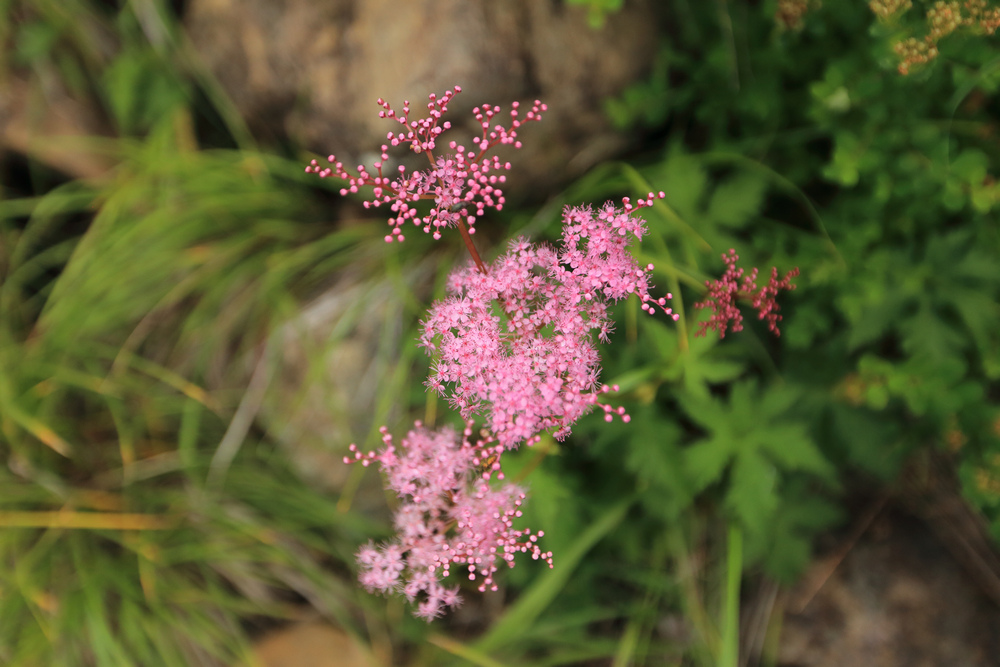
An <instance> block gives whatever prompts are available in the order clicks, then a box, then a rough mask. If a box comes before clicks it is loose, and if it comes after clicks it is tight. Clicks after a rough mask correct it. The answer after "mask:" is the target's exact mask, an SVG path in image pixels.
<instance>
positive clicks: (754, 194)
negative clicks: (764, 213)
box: [708, 171, 767, 227]
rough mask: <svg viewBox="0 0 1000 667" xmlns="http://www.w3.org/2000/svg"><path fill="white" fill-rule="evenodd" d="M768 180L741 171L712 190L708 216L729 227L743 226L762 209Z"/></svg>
mask: <svg viewBox="0 0 1000 667" xmlns="http://www.w3.org/2000/svg"><path fill="white" fill-rule="evenodd" d="M766 191H767V181H766V180H765V179H764V178H763V177H762V176H760V175H759V174H756V173H751V172H746V171H741V172H737V173H736V174H735V175H734V176H732V177H730V178H728V179H727V180H725V181H723V182H722V183H721V184H719V186H718V187H716V188H715V190H714V191H713V192H712V197H711V200H710V201H709V205H708V216H709V217H710V218H711V219H712V220H714V221H715V222H717V223H719V224H721V225H725V226H727V227H742V226H744V225H745V224H746V223H747V222H749V221H750V220H751V219H753V217H754V216H756V215H757V213H758V212H759V211H760V207H761V204H762V203H763V201H764V194H765V192H766Z"/></svg>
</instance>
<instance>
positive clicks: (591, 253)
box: [420, 193, 677, 448]
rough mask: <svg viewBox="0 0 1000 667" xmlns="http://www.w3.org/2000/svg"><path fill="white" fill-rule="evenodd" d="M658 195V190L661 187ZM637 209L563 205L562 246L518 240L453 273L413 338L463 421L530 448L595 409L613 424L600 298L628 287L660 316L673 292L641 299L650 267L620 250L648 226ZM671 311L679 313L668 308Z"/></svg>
mask: <svg viewBox="0 0 1000 667" xmlns="http://www.w3.org/2000/svg"><path fill="white" fill-rule="evenodd" d="M659 196H660V197H662V196H663V195H662V193H661V194H660V195H659ZM653 199H654V195H653V194H652V193H650V194H649V196H648V197H647V199H645V200H640V201H639V202H637V204H636V205H635V206H633V205H632V204H631V202H630V201H629V200H628V199H625V200H624V208H623V209H618V208H616V207H614V206H613V205H612V204H610V203H609V204H606V205H605V206H604V207H603V208H602V209H600V210H599V211H596V212H595V211H593V210H591V209H590V208H585V207H580V208H567V209H566V211H565V213H564V215H563V235H562V243H561V246H560V248H559V249H558V250H557V249H554V248H551V247H548V246H545V245H534V244H531V243H528V242H527V241H525V240H523V239H519V240H515V241H514V242H513V243H511V245H510V249H509V251H508V252H507V254H505V255H503V256H502V257H500V258H499V259H497V260H496V261H495V262H493V264H492V265H490V266H489V268H488V270H487V272H486V273H483V272H482V271H479V270H477V269H476V268H475V267H473V266H467V267H466V268H463V269H460V270H456V271H454V272H452V274H451V275H450V276H449V280H448V290H449V292H450V296H448V297H447V298H445V299H444V300H442V301H439V302H437V303H435V304H434V306H433V307H432V308H431V311H430V315H429V317H428V318H427V320H426V321H425V322H424V323H423V334H422V335H421V338H420V345H422V346H423V347H425V348H427V349H428V351H430V352H436V353H437V357H438V358H437V363H436V364H435V366H434V368H433V370H432V372H431V376H430V378H429V379H428V385H429V386H430V387H431V388H433V389H435V390H436V391H438V392H440V393H442V394H447V393H448V391H449V389H450V390H451V395H450V400H451V403H452V405H453V406H454V407H455V408H456V409H458V410H460V411H461V413H462V415H463V417H464V418H466V419H469V418H471V416H472V415H474V414H485V416H486V426H487V428H488V429H489V430H490V431H491V432H492V433H493V434H494V435H495V436H496V439H497V442H498V443H499V444H500V445H501V446H503V447H505V448H512V447H516V446H517V445H518V444H520V443H522V442H527V443H528V444H532V443H533V442H534V441H535V440H536V439H537V437H538V434H539V433H541V432H542V431H545V430H548V429H555V436H556V437H557V438H563V437H565V436H566V435H567V434H568V433H569V431H570V426H571V425H572V424H573V423H574V422H575V421H576V420H577V419H579V418H580V416H582V415H583V414H584V413H586V412H588V411H589V410H590V409H592V408H593V406H595V405H597V406H599V407H601V408H602V409H603V410H604V411H605V418H606V419H608V420H610V419H611V418H612V415H613V414H619V415H621V416H622V417H623V418H624V419H626V420H627V419H628V416H627V415H625V411H624V409H623V408H617V409H615V408H612V407H611V406H609V405H606V404H603V403H601V402H600V396H601V394H603V393H606V392H608V391H609V390H610V389H611V388H609V387H607V386H606V385H605V386H601V385H599V384H598V375H599V362H600V359H599V357H598V354H597V350H596V348H595V347H594V342H593V339H592V332H595V331H596V332H597V333H598V336H599V338H600V339H601V340H602V341H606V340H607V339H608V334H609V333H610V332H611V330H612V322H611V319H610V318H609V316H608V304H609V303H611V302H614V301H617V300H619V299H622V298H624V297H627V296H629V295H630V294H635V295H637V296H638V297H639V299H640V300H641V302H642V308H643V310H646V311H648V312H653V310H654V307H659V308H661V309H662V310H664V311H665V312H666V313H668V314H672V311H671V310H670V309H669V308H667V307H666V300H667V299H668V298H670V295H669V294H668V295H667V297H666V298H660V299H653V297H651V296H650V295H649V274H650V272H651V271H652V269H653V266H652V265H648V266H646V267H639V266H638V264H637V263H636V261H635V258H634V257H633V256H632V255H631V254H630V253H629V251H628V246H629V245H630V244H631V243H632V242H633V241H637V240H639V239H641V238H642V235H643V233H644V232H645V228H644V223H643V220H642V219H641V218H637V217H633V215H632V213H634V212H635V211H637V210H638V209H640V208H643V207H645V206H650V205H652V203H653ZM673 317H674V319H677V316H676V315H673Z"/></svg>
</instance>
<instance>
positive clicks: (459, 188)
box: [306, 86, 547, 242]
mask: <svg viewBox="0 0 1000 667" xmlns="http://www.w3.org/2000/svg"><path fill="white" fill-rule="evenodd" d="M461 91H462V89H461V87H459V86H455V87H454V89H453V90H449V91H447V92H445V93H444V94H443V95H442V96H441V97H440V98H438V97H437V95H435V94H431V95H429V96H428V99H429V101H428V103H427V110H428V117H427V118H422V119H419V120H410V103H409V102H408V101H406V102H403V113H402V115H399V114H397V113H396V112H395V111H394V110H393V109H392V107H390V106H389V104H388V103H387V102H385V101H384V100H381V99H379V100H378V103H379V105H380V106H381V107H382V111H380V112H379V117H380V118H390V119H393V120H395V121H396V122H398V123H399V124H400V125H402V126H403V128H404V131H401V132H398V133H393V132H389V133H388V134H387V135H386V138H387V139H388V141H389V144H383V145H382V151H381V160H380V161H378V162H376V163H375V164H374V165H373V168H374V169H375V172H374V173H372V172H370V171H368V169H367V168H366V167H365V166H364V165H358V167H357V173H356V174H352V173H351V172H350V171H348V170H347V169H346V168H345V167H344V165H343V163H342V162H339V161H338V160H337V158H336V156H335V155H331V156H329V157H328V158H327V161H328V162H329V163H330V165H331V166H326V167H324V166H320V164H319V163H318V162H317V161H316V160H312V161H311V163H310V164H309V165H308V166H307V167H306V172H307V173H315V174H318V175H319V176H320V177H321V178H326V177H329V176H333V177H336V178H339V179H342V180H344V181H346V182H347V185H346V187H344V188H341V190H340V193H341V194H342V195H346V194H348V193H357V192H358V190H359V189H360V188H362V187H365V186H372V187H373V188H374V191H373V197H372V199H371V200H369V201H366V202H365V203H364V205H365V207H369V206H375V207H378V206H382V205H385V206H388V207H389V208H390V210H391V211H392V213H393V215H392V217H390V218H389V225H390V226H391V227H392V230H391V232H390V233H389V234H388V235H386V237H385V240H386V241H387V242H391V241H393V240H397V241H402V240H403V239H404V235H403V231H402V228H403V226H404V225H405V224H406V222H407V221H410V222H412V223H413V224H414V225H416V226H417V227H422V228H423V231H424V232H426V233H431V232H432V230H433V235H434V238H435V239H439V238H441V229H442V228H445V227H449V226H450V227H454V226H457V225H458V223H459V222H460V221H463V222H466V223H467V224H468V226H469V229H468V231H469V233H470V234H474V233H475V231H476V230H475V222H476V218H478V217H480V216H482V215H483V213H484V212H485V210H486V209H487V208H493V209H496V210H498V211H499V210H500V209H502V208H503V204H504V196H503V190H502V189H501V188H500V187H499V186H501V185H502V184H503V183H504V181H505V180H506V176H505V175H504V174H503V173H502V172H503V171H507V170H509V169H510V163H509V162H504V163H501V162H500V159H499V158H498V157H496V156H495V155H494V156H487V153H488V152H489V151H490V149H492V148H494V147H495V146H497V145H500V144H507V145H512V146H513V147H514V148H520V147H521V142H520V141H519V140H518V139H517V131H518V128H520V126H521V124H522V123H525V122H528V121H534V120H541V118H542V112H543V111H545V110H546V109H547V107H546V105H544V104H542V103H541V102H539V101H538V100H535V103H534V105H533V106H532V107H531V110H530V111H528V113H527V114H526V115H525V117H524V118H523V119H522V118H520V117H519V114H520V110H519V106H518V103H517V102H514V104H513V105H512V109H511V111H510V125H509V127H505V126H503V125H501V124H499V123H497V124H494V125H492V126H491V124H492V123H493V121H494V119H495V118H496V117H497V116H498V115H499V114H500V111H501V110H500V107H497V106H492V105H489V104H484V105H482V106H481V107H476V108H475V109H473V114H474V116H475V118H476V121H477V122H478V123H479V125H480V127H481V128H482V133H481V136H480V137H478V138H476V139H474V140H473V142H472V143H473V144H474V145H475V150H466V148H465V147H464V146H461V145H459V144H457V143H456V142H454V141H452V142H450V143H449V144H448V148H449V151H450V152H449V153H447V154H445V155H441V156H435V154H434V150H435V149H436V147H437V139H438V137H439V136H440V134H441V133H442V132H444V131H445V130H448V129H450V128H451V123H450V122H449V121H444V122H441V117H442V115H443V114H444V113H445V112H446V111H447V110H448V104H449V102H451V100H452V98H453V97H454V96H455V95H456V94H457V93H460V92H461ZM401 144H409V146H410V149H411V150H412V151H414V152H415V153H424V154H426V155H427V159H428V160H429V161H430V165H431V166H430V169H428V170H426V171H416V172H413V173H411V174H407V173H406V167H405V166H403V165H400V166H399V167H398V174H397V176H396V178H395V179H392V178H390V176H388V175H385V174H383V172H382V168H383V166H385V163H386V161H387V160H388V159H389V153H388V150H389V146H390V145H392V146H399V145H401ZM422 199H429V200H433V201H434V204H433V207H432V208H431V210H430V212H428V213H427V215H423V216H422V215H420V214H419V213H418V212H417V210H416V208H414V204H415V203H416V202H417V201H420V200H422Z"/></svg>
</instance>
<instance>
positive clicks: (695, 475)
mask: <svg viewBox="0 0 1000 667" xmlns="http://www.w3.org/2000/svg"><path fill="white" fill-rule="evenodd" d="M797 400H798V393H797V392H796V391H795V390H794V389H793V388H791V387H780V386H770V387H767V388H766V389H764V390H762V391H761V390H758V389H757V386H756V384H755V383H754V382H739V383H736V384H735V385H733V387H732V390H731V393H730V396H729V399H728V400H727V401H722V400H720V399H717V398H707V399H696V398H693V397H690V396H685V397H682V398H681V400H680V403H681V405H682V407H683V408H684V410H685V412H686V413H687V415H688V417H689V418H691V419H692V420H693V421H695V422H697V423H698V424H699V425H700V426H701V427H702V428H704V429H705V431H707V436H706V437H705V438H703V439H701V440H698V441H696V442H694V443H692V444H691V445H690V446H689V447H688V448H687V450H686V451H685V456H684V464H685V471H686V472H687V473H688V476H689V478H690V480H691V483H692V485H693V487H694V489H695V490H698V491H700V490H704V489H705V488H707V487H708V486H710V485H712V484H715V483H719V482H724V481H726V482H727V486H726V487H725V491H724V497H725V502H726V505H727V507H729V508H730V509H731V510H733V511H734V512H736V514H737V516H739V517H740V519H741V521H742V522H743V523H744V525H745V526H746V527H747V529H748V530H749V531H750V534H751V535H759V534H760V530H761V529H762V528H763V527H764V526H765V525H766V522H767V521H768V517H769V516H770V513H771V512H772V511H773V509H774V508H775V507H776V506H777V503H778V502H779V500H778V496H777V495H776V494H778V493H779V492H780V480H781V478H782V477H783V476H786V475H788V474H791V473H793V472H796V471H802V472H805V473H809V474H811V475H816V476H819V477H823V478H826V479H828V480H830V479H832V476H833V475H832V473H833V468H832V466H831V465H830V464H829V462H828V461H827V460H826V459H825V458H824V457H823V456H822V454H821V453H820V451H819V449H818V448H817V447H816V445H815V443H814V442H813V441H812V439H811V438H810V437H809V436H808V433H807V431H806V428H805V426H804V425H803V424H801V423H799V422H798V421H797V420H795V419H794V418H789V417H788V413H789V412H790V411H791V410H792V409H793V407H794V404H795V403H796V401H797ZM727 472H729V476H728V479H727V477H726V473H727Z"/></svg>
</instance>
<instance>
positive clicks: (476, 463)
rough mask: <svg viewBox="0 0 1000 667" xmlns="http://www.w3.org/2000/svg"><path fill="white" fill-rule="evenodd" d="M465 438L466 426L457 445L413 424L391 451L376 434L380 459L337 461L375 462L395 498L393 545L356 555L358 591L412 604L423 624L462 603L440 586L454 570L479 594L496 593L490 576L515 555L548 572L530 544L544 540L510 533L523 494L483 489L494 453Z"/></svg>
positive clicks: (445, 434) (547, 555) (451, 437)
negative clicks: (396, 595)
mask: <svg viewBox="0 0 1000 667" xmlns="http://www.w3.org/2000/svg"><path fill="white" fill-rule="evenodd" d="M471 435H472V428H471V425H469V426H467V427H466V429H465V431H464V433H463V437H462V438H461V439H459V437H458V434H457V433H455V431H454V430H453V429H451V428H447V427H446V428H443V429H440V430H437V431H429V430H427V429H425V428H423V426H422V425H421V424H420V422H417V423H416V425H415V429H414V430H412V431H410V432H409V433H408V434H407V435H406V437H404V438H403V440H402V441H401V442H400V448H399V449H397V448H396V447H395V445H393V442H392V436H391V435H389V433H388V432H387V431H386V429H385V428H383V429H382V441H383V443H384V447H383V448H382V450H381V451H380V452H378V453H375V452H369V453H368V454H361V452H359V451H358V449H357V447H356V446H355V445H351V451H352V452H354V457H353V458H350V457H347V458H345V459H344V461H345V463H351V462H355V461H358V462H361V464H362V465H365V466H367V465H369V464H370V463H372V462H373V461H377V462H378V463H379V464H380V466H381V468H382V472H383V473H385V475H386V480H387V483H388V486H389V488H391V489H393V490H394V491H395V492H396V494H397V495H398V496H399V498H400V504H399V507H398V508H397V509H396V513H395V521H394V523H395V528H396V537H395V538H394V539H393V540H392V541H390V542H388V543H386V544H383V545H380V546H378V547H376V546H374V545H372V544H369V545H366V546H365V547H362V549H361V550H360V551H359V552H358V565H359V566H360V570H361V571H360V574H359V579H360V581H361V584H362V585H364V586H365V588H367V589H368V590H370V591H373V592H375V591H379V592H383V593H391V592H401V593H403V594H404V595H405V596H406V597H407V599H408V600H410V602H417V611H416V612H415V613H416V615H417V616H419V617H421V618H426V619H427V620H430V619H432V618H434V617H435V616H438V615H440V614H441V613H442V612H443V611H444V610H445V609H446V608H448V607H454V606H456V605H458V604H459V603H460V602H461V598H460V597H459V595H458V587H457V586H456V587H451V588H449V587H446V586H445V585H444V584H443V583H442V580H443V579H445V578H446V577H447V576H448V575H449V574H450V573H451V569H452V566H453V565H454V566H457V569H460V570H462V571H464V572H465V573H466V574H467V576H468V578H469V580H472V581H476V580H479V587H478V588H479V590H480V591H485V590H486V589H490V590H494V591H495V590H496V589H497V586H496V583H495V582H494V580H493V575H494V574H495V573H496V572H497V570H498V569H499V566H500V565H502V564H506V565H507V566H509V567H514V556H515V554H517V553H528V554H530V555H531V557H532V558H533V559H535V560H538V559H541V560H545V561H547V562H548V564H549V567H552V553H551V552H543V551H542V550H541V548H540V547H539V546H538V544H537V540H538V538H539V537H541V536H542V535H543V534H544V533H542V532H541V531H539V532H538V533H532V532H531V530H529V529H527V528H525V529H515V528H514V527H513V522H514V520H515V519H516V518H518V517H520V516H521V510H520V509H519V508H520V506H521V503H522V502H523V501H524V498H525V494H524V491H523V490H522V489H521V488H519V487H517V486H514V485H512V484H503V485H500V486H499V487H497V488H493V487H491V486H490V484H489V480H490V478H491V476H492V472H493V471H494V470H497V469H499V464H498V463H496V462H493V463H490V464H488V461H489V460H490V459H492V458H494V457H495V456H496V455H498V454H499V453H500V451H501V448H498V447H497V446H495V445H494V444H493V440H492V439H490V438H486V439H483V440H478V441H476V442H474V443H473V442H470V440H469V437H470V436H471ZM497 477H498V479H502V478H503V475H502V474H499V475H498V476H497Z"/></svg>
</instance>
